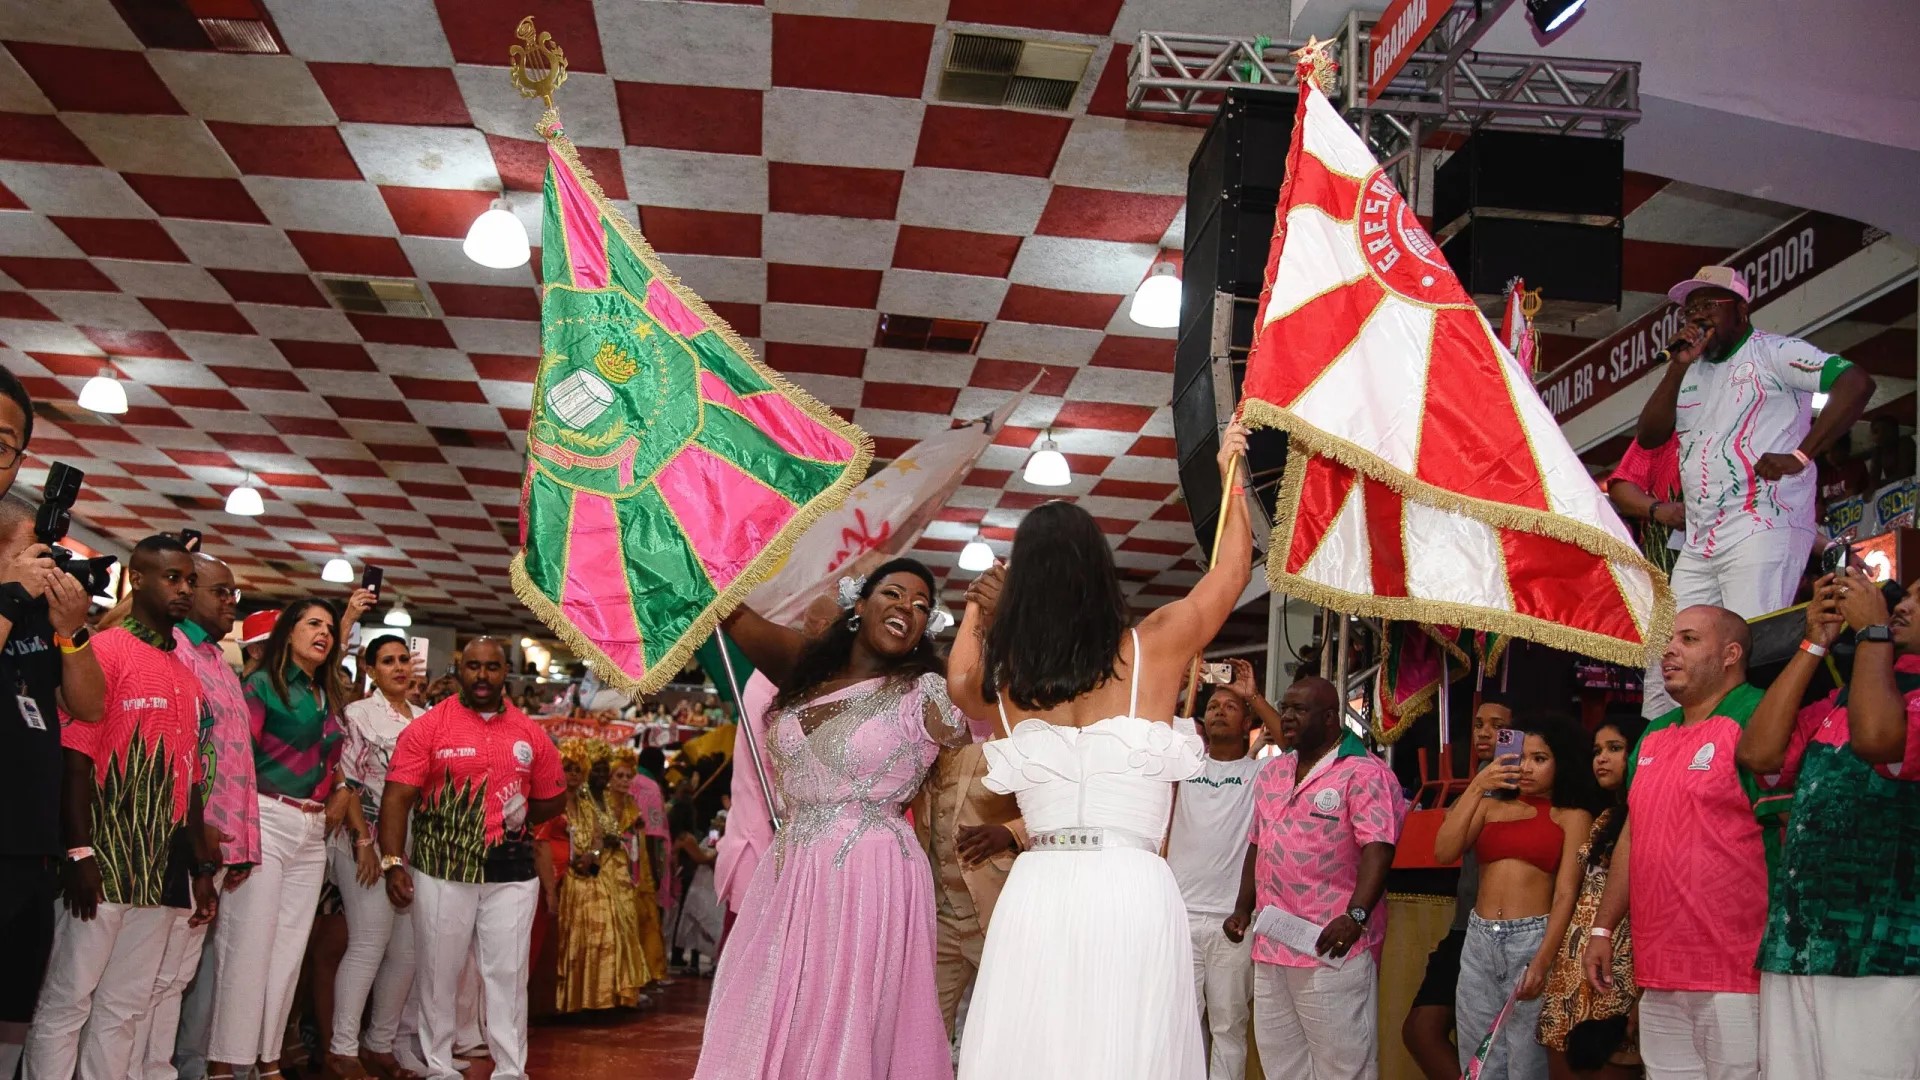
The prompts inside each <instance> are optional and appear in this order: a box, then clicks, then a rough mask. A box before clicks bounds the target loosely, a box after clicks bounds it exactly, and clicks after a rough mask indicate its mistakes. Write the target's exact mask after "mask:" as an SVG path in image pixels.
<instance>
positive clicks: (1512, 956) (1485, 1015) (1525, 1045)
mask: <svg viewBox="0 0 1920 1080" xmlns="http://www.w3.org/2000/svg"><path fill="white" fill-rule="evenodd" d="M1546 936H1547V916H1545V915H1535V916H1534V917H1533V918H1531V919H1509V920H1507V921H1505V922H1493V921H1492V920H1490V919H1483V918H1481V917H1480V916H1479V915H1478V914H1477V913H1476V914H1473V915H1469V916H1468V917H1467V943H1466V945H1465V946H1464V947H1462V948H1461V950H1460V983H1459V985H1458V986H1456V987H1455V988H1454V991H1453V1023H1454V1030H1455V1032H1456V1033H1457V1034H1458V1037H1459V1041H1460V1071H1461V1072H1463V1073H1464V1072H1465V1071H1466V1069H1467V1062H1468V1061H1469V1060H1471V1059H1472V1057H1473V1055H1474V1052H1475V1051H1476V1050H1478V1049H1480V1042H1481V1040H1483V1039H1485V1038H1486V1037H1487V1032H1488V1031H1489V1030H1491V1029H1492V1028H1493V1022H1494V1020H1495V1018H1497V1017H1498V1016H1499V1015H1500V1010H1501V1009H1502V1008H1504V1007H1505V1006H1506V1004H1507V998H1509V997H1511V996H1512V995H1513V991H1514V988H1515V987H1517V986H1519V985H1520V979H1521V978H1522V977H1523V976H1525V975H1526V973H1527V965H1528V964H1531V963H1533V958H1534V956H1535V955H1536V954H1538V953H1539V951H1540V943H1541V942H1542V941H1544V940H1545V939H1546ZM1539 1027H1540V999H1539V998H1537V997H1536V998H1534V999H1533V1000H1532V1001H1516V1002H1514V1003H1513V1011H1512V1012H1510V1013H1508V1014H1507V1021H1506V1023H1504V1024H1502V1025H1500V1033H1499V1034H1498V1035H1497V1036H1495V1037H1494V1040H1493V1047H1492V1049H1490V1050H1489V1051H1488V1052H1487V1059H1486V1061H1485V1062H1483V1063H1482V1068H1481V1072H1480V1077H1481V1080H1546V1076H1547V1048H1546V1047H1544V1046H1541V1045H1540V1040H1539V1038H1538V1034H1537V1033H1538V1030H1539Z"/></svg>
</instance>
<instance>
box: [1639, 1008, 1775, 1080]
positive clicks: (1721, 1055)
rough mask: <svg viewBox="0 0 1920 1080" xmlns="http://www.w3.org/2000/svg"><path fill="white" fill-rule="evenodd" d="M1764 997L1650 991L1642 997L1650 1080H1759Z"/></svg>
mask: <svg viewBox="0 0 1920 1080" xmlns="http://www.w3.org/2000/svg"><path fill="white" fill-rule="evenodd" d="M1759 1027H1760V995H1758V994H1722V993H1713V992H1711V991H1706V990H1648V991H1647V992H1646V993H1645V994H1642V995H1641V997H1640V1059H1641V1060H1642V1061H1644V1062H1645V1063H1646V1066H1647V1080H1758V1077H1759V1076H1760V1032H1759Z"/></svg>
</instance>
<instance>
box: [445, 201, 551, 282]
mask: <svg viewBox="0 0 1920 1080" xmlns="http://www.w3.org/2000/svg"><path fill="white" fill-rule="evenodd" d="M460 250H461V251H464V252H466V253H467V258H469V259H472V260H473V261H474V262H477V263H479V264H480V265H481V266H485V267H490V268H492V269H494V270H511V269H513V268H514V267H516V266H525V265H527V260H528V259H529V258H531V257H532V255H533V250H532V248H531V247H529V246H528V244H527V227H526V226H525V225H522V224H520V219H519V218H517V217H514V216H513V213H512V212H511V211H509V210H507V209H506V207H505V205H504V204H503V203H502V202H501V201H500V200H498V199H495V200H494V202H493V205H492V206H490V207H488V208H487V209H486V212H485V213H482V214H481V215H480V216H479V217H477V218H474V219H473V225H472V226H471V227H469V228H468V229H467V239H466V242H465V243H463V244H461V245H460Z"/></svg>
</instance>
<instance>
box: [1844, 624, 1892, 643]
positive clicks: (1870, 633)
mask: <svg viewBox="0 0 1920 1080" xmlns="http://www.w3.org/2000/svg"><path fill="white" fill-rule="evenodd" d="M1854 640H1856V641H1874V642H1879V643H1880V644H1882V645H1887V644H1891V643H1892V642H1893V628H1892V627H1889V626H1869V627H1866V628H1865V629H1863V630H1861V631H1860V632H1859V633H1858V634H1855V635H1854Z"/></svg>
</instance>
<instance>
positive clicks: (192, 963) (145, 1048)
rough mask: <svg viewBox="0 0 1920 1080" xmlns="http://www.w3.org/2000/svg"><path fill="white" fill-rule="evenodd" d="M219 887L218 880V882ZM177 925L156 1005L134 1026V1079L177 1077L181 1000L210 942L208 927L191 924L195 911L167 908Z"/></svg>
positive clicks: (157, 978)
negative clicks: (175, 1063) (175, 1057)
mask: <svg viewBox="0 0 1920 1080" xmlns="http://www.w3.org/2000/svg"><path fill="white" fill-rule="evenodd" d="M216 887H218V883H217V881H216ZM166 910H167V911H168V912H169V913H170V914H171V915H172V916H173V925H171V926H169V927H168V928H167V951H166V955H164V956H163V957H161V959H160V970H159V972H158V973H156V974H155V975H154V977H153V1004H152V1005H151V1006H150V1007H149V1008H148V1009H147V1012H146V1014H145V1015H143V1016H142V1017H141V1018H140V1023H139V1024H138V1026H137V1027H136V1028H135V1029H134V1037H133V1069H132V1071H131V1072H129V1073H128V1075H129V1076H131V1077H133V1078H134V1080H176V1078H177V1077H178V1076H179V1075H180V1074H179V1072H178V1071H177V1070H175V1069H174V1067H173V1049H174V1042H175V1040H176V1039H177V1038H178V1037H179V1034H180V1001H181V998H182V997H184V996H185V994H186V992H187V986H188V985H189V984H191V983H192V982H193V977H194V975H195V974H196V973H198V972H199V970H200V954H201V952H202V950H203V949H204V947H205V945H206V943H207V929H208V928H207V927H205V926H190V925H188V924H189V923H191V922H192V921H193V912H192V911H191V910H189V909H186V908H167V909H166Z"/></svg>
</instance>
